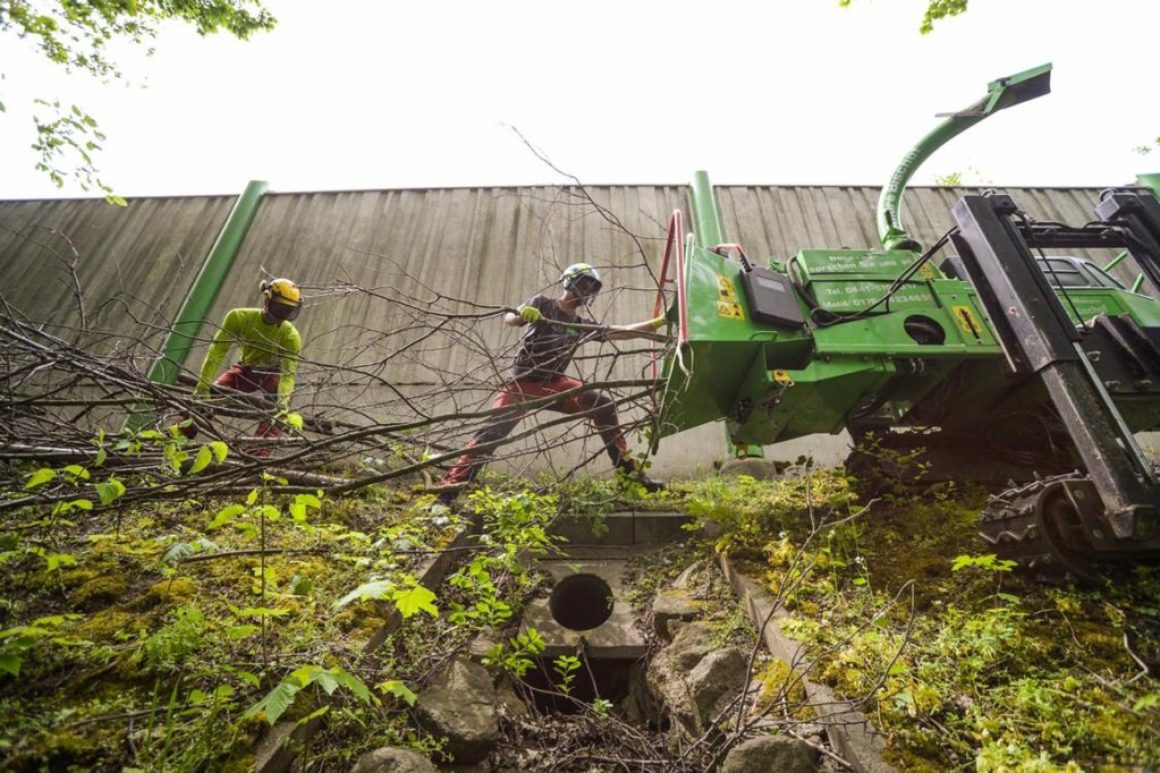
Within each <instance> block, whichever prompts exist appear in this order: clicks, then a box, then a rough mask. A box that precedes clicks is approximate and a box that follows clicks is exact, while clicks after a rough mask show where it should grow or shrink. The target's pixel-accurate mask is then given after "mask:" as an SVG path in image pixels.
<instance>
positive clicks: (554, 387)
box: [441, 376, 628, 485]
mask: <svg viewBox="0 0 1160 773" xmlns="http://www.w3.org/2000/svg"><path fill="white" fill-rule="evenodd" d="M583 386H584V384H582V383H581V382H579V381H577V380H576V379H574V378H568V377H567V376H557V377H556V378H554V379H552V380H550V381H531V380H519V381H509V382H508V383H506V384H504V385H503V387H502V388H501V389H500V392H499V394H498V395H496V398H495V402H494V403H492V406H491V407H492V408H493V409H496V408H505V407H507V406H509V405H519V404H520V403H526V402H527V401H528V400H535V399H536V398H538V397H547V396H549V395H554V394H558V393H560V392H567V391H568V390H571V389H578V388H580V387H583ZM545 407H546V408H547V410H549V411H558V412H560V413H582V412H585V411H592V413H590V414H589V419H590V420H591V422H592V426H593V427H595V428H596V431H597V432H599V433H600V438H601V439H602V440H603V441H604V447H605V450H607V451H608V456H609V458H610V459H612V464H613V465H614V466H617V467H619V466H621V465H622V464H623V463H624V460H625V459H626V458H627V456H628V443H627V442H625V439H624V433H623V432H621V430H620V419H619V417H618V416H617V413H616V405H615V404H614V403H613V402H612V398H611V397H609V396H608V395H607V394H605V393H604V392H599V391H595V390H588V391H583V392H576V393H575V394H572V395H568V396H567V397H565V398H562V399H561V400H559V401H558V402H554V403H551V404H550V405H547V406H545ZM526 414H527V411H513V412H512V413H509V414H505V415H504V416H502V417H500V418H499V419H497V420H496V421H493V422H492V423H490V424H488V425H487V426H485V427H484V428H483V429H481V430H480V431H479V432H477V433H475V436H474V437H473V438H471V440H470V441H469V442H468V444H467V447H468V448H471V447H472V446H477V445H479V444H480V443H487V442H491V441H494V440H501V439H503V438H505V437H507V436H508V435H509V434H511V431H512V430H513V429H515V428H516V425H517V424H519V423H520V419H522V418H523V417H524V416H525V415H526ZM491 455H492V451H491V450H490V449H489V450H487V451H481V452H479V453H472V452H471V451H468V452H467V453H465V454H464V455H463V456H461V457H459V459H458V460H456V462H455V466H454V467H452V468H451V470H450V471H449V472H448V473H447V474H446V475H444V476H443V480H442V482H441V485H449V484H452V483H463V482H465V481H469V480H474V479H475V476H476V475H478V474H479V472H480V471H481V470H482V469H483V465H484V464H486V462H487V459H488V458H489V457H490V456H491Z"/></svg>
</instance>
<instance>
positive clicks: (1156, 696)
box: [1132, 692, 1160, 711]
mask: <svg viewBox="0 0 1160 773" xmlns="http://www.w3.org/2000/svg"><path fill="white" fill-rule="evenodd" d="M1153 706H1160V692H1152V693H1148V694H1147V695H1145V696H1144V697H1142V698H1140V699H1139V700H1138V701H1136V702H1135V703H1133V704H1132V711H1143V710H1144V709H1150V708H1152V707H1153Z"/></svg>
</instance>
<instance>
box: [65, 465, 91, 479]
mask: <svg viewBox="0 0 1160 773" xmlns="http://www.w3.org/2000/svg"><path fill="white" fill-rule="evenodd" d="M62 469H63V470H64V471H65V472H67V473H68V474H69V475H71V476H73V477H74V478H79V479H81V480H88V479H89V477H90V476H89V471H88V470H86V469H85V468H84V467H81V466H80V465H79V464H70V465H68V466H66V467H64V468H62Z"/></svg>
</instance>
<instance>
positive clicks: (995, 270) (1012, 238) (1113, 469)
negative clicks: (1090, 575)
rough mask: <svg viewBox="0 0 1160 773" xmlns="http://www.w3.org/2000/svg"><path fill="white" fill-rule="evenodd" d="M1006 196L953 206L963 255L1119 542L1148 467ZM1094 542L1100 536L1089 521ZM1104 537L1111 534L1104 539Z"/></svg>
mask: <svg viewBox="0 0 1160 773" xmlns="http://www.w3.org/2000/svg"><path fill="white" fill-rule="evenodd" d="M1016 211H1017V207H1016V206H1015V204H1014V202H1013V201H1011V199H1010V197H1008V196H991V197H982V196H966V197H964V198H963V199H961V200H960V201H959V202H958V203H957V204H956V205H955V207H954V210H953V214H954V218H955V222H956V223H958V225H959V229H960V238H959V240H958V242H957V243H958V244H959V245H960V248H961V252H960V257H961V258H962V260H963V264H964V266H965V267H966V269H967V273H968V275H969V276H970V279H971V282H972V283H973V284H974V285H975V288H976V290H977V291H978V293H979V297H980V298H981V299H982V301H983V303H984V305H985V306H986V308H987V314H988V316H989V318H990V320H991V323H992V325H993V326H994V327H995V331H996V335H997V337H998V338H999V341H1000V343H1001V344H1002V345H1003V348H1004V350H1005V351H1006V352H1007V357H1008V360H1009V361H1010V362H1011V363H1012V366H1013V367H1014V368H1015V369H1016V371H1017V372H1021V373H1027V374H1032V373H1034V374H1035V375H1037V376H1038V377H1039V378H1040V379H1041V380H1042V383H1043V384H1044V386H1045V387H1046V388H1047V391H1048V394H1049V395H1050V397H1051V401H1052V404H1053V405H1054V407H1055V409H1056V411H1057V412H1058V413H1059V416H1060V419H1061V421H1062V423H1063V425H1064V427H1065V428H1066V430H1067V432H1068V434H1069V435H1070V437H1071V439H1072V442H1073V443H1074V445H1075V449H1076V451H1077V453H1079V455H1080V457H1081V458H1082V459H1083V461H1084V464H1085V466H1086V468H1087V473H1088V475H1089V476H1091V479H1092V481H1093V482H1094V483H1095V485H1096V487H1097V490H1098V491H1099V492H1100V496H1101V498H1102V499H1103V502H1104V506H1105V507H1106V509H1107V511H1108V519H1107V522H1108V523H1109V524H1110V526H1111V528H1112V530H1113V532H1114V533H1115V536H1117V537H1128V536H1131V534H1132V528H1133V526H1132V512H1133V510H1132V508H1133V507H1134V506H1135V505H1140V504H1142V503H1145V502H1147V501H1149V495H1148V489H1147V487H1146V484H1145V482H1146V481H1151V469H1150V463H1149V462H1148V460H1147V458H1146V457H1145V456H1144V454H1143V452H1142V450H1141V449H1140V448H1139V446H1138V445H1137V443H1136V441H1135V439H1134V438H1133V437H1132V434H1131V432H1129V431H1128V428H1127V427H1126V425H1125V424H1124V422H1123V420H1122V418H1121V417H1120V415H1119V412H1118V411H1117V410H1116V407H1115V404H1114V403H1113V402H1112V400H1111V398H1110V397H1109V395H1108V394H1107V392H1106V391H1105V390H1104V389H1103V385H1102V384H1101V383H1100V382H1099V380H1098V377H1096V374H1095V373H1094V371H1093V370H1092V368H1091V364H1090V363H1089V362H1087V360H1086V355H1085V354H1084V353H1083V350H1082V349H1081V348H1080V345H1079V340H1078V333H1077V332H1076V330H1075V327H1074V325H1073V324H1072V323H1071V321H1070V320H1069V319H1068V318H1067V314H1066V312H1065V311H1064V308H1063V305H1062V304H1061V303H1060V302H1059V299H1058V298H1057V297H1056V295H1055V293H1054V292H1053V291H1052V290H1051V288H1050V286H1049V285H1048V284H1047V281H1046V279H1045V278H1044V277H1043V275H1042V273H1041V272H1040V271H1039V270H1038V269H1037V268H1036V267H1035V258H1034V257H1033V256H1032V255H1031V252H1030V251H1029V250H1028V248H1027V245H1026V244H1025V243H1024V242H1023V241H1022V239H1021V238H1020V234H1019V231H1018V230H1017V228H1016V227H1015V225H1014V224H1013V223H1012V222H1011V220H1010V217H1011V216H1012V215H1013V214H1014V213H1015V212H1016ZM1085 525H1086V526H1087V530H1088V532H1089V534H1090V535H1091V536H1092V538H1093V540H1094V541H1095V542H1097V543H1098V542H1099V541H1100V540H1101V538H1100V536H1099V535H1100V534H1101V533H1102V532H1103V530H1102V529H1100V528H1099V524H1098V523H1089V522H1086V521H1085ZM1105 537H1106V535H1105Z"/></svg>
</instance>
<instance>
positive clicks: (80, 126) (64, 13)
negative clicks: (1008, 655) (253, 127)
mask: <svg viewBox="0 0 1160 773" xmlns="http://www.w3.org/2000/svg"><path fill="white" fill-rule="evenodd" d="M170 20H173V21H178V22H182V23H185V24H189V25H192V26H193V27H194V28H195V29H196V30H197V32H198V34H200V35H209V34H211V33H215V32H220V31H225V32H228V33H230V34H232V35H234V36H236V37H238V38H239V39H242V40H246V39H248V38H249V37H250V35H252V34H253V33H255V32H259V31H265V30H270V29H273V27H274V24H275V23H276V22H275V19H274V17H273V16H272V15H271V14H270V12H269V11H267V10H266V9H265V8H264V7H263V6H262V4H261V2H260V0H90V1H89V2H81V1H80V0H0V35H11V36H15V37H16V38H18V39H20V40H24V41H27V42H28V43H30V44H31V45H32V46H34V47H35V48H36V49H37V50H38V51H40V53H42V54H43V55H44V57H45V58H46V59H48V60H49V61H51V62H55V63H57V64H59V65H61V66H63V67H65V68H66V69H67V70H68V71H69V72H84V73H88V74H90V75H94V76H96V77H99V78H120V77H121V71H120V68H119V67H118V65H117V63H116V62H115V61H112V60H111V59H109V58H108V57H107V47H108V44H109V43H110V42H111V41H114V40H117V41H128V42H130V43H134V44H139V45H141V44H149V43H151V41H152V40H153V39H155V38H156V37H157V31H158V29H159V26H160V25H161V24H162V23H163V22H166V21H170ZM149 53H150V54H152V53H153V49H152V47H150V49H149ZM4 76H5V74H2V73H0V78H2V77H4ZM37 104H38V105H40V106H41V107H42V108H48V109H50V110H51V111H52V112H53V115H52V117H50V118H42V117H40V116H37V117H36V118H35V119H34V120H35V122H36V129H37V136H36V142H35V143H34V144H33V146H32V148H33V150H34V151H36V152H37V153H38V154H39V156H40V161H39V162H38V163H37V165H36V166H37V169H39V170H40V171H43V172H45V173H46V174H47V175H48V176H49V178H50V179H51V180H52V181H53V182H54V183H55V184H56V185H57V187H62V186H63V185H64V181H65V179H66V177H71V178H72V179H74V180H75V181H77V182H78V183H79V184H80V186H81V188H82V189H83V190H86V191H87V190H90V189H92V188H97V189H100V190H102V191H104V192H105V193H106V198H107V199H109V200H110V201H112V202H114V203H119V204H123V203H124V201H123V200H121V199H120V198H119V197H117V196H114V195H112V190H111V189H110V188H109V186H107V185H105V184H104V183H103V182H101V180H100V179H99V178H98V177H97V171H96V168H95V167H94V165H93V159H92V153H93V152H94V151H97V150H99V149H100V144H99V143H100V142H101V141H102V140H104V138H105V135H104V134H103V133H102V132H101V131H100V129H99V128H98V125H97V122H96V120H95V119H94V118H93V117H92V116H90V115H89V114H88V113H86V112H85V111H84V110H82V109H81V108H80V107H79V106H77V105H71V106H62V105H61V103H60V101H59V100H54V101H51V102H50V101H47V100H37ZM4 109H5V107H4V103H3V102H2V101H0V111H3V110H4ZM70 167H71V168H70Z"/></svg>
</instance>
